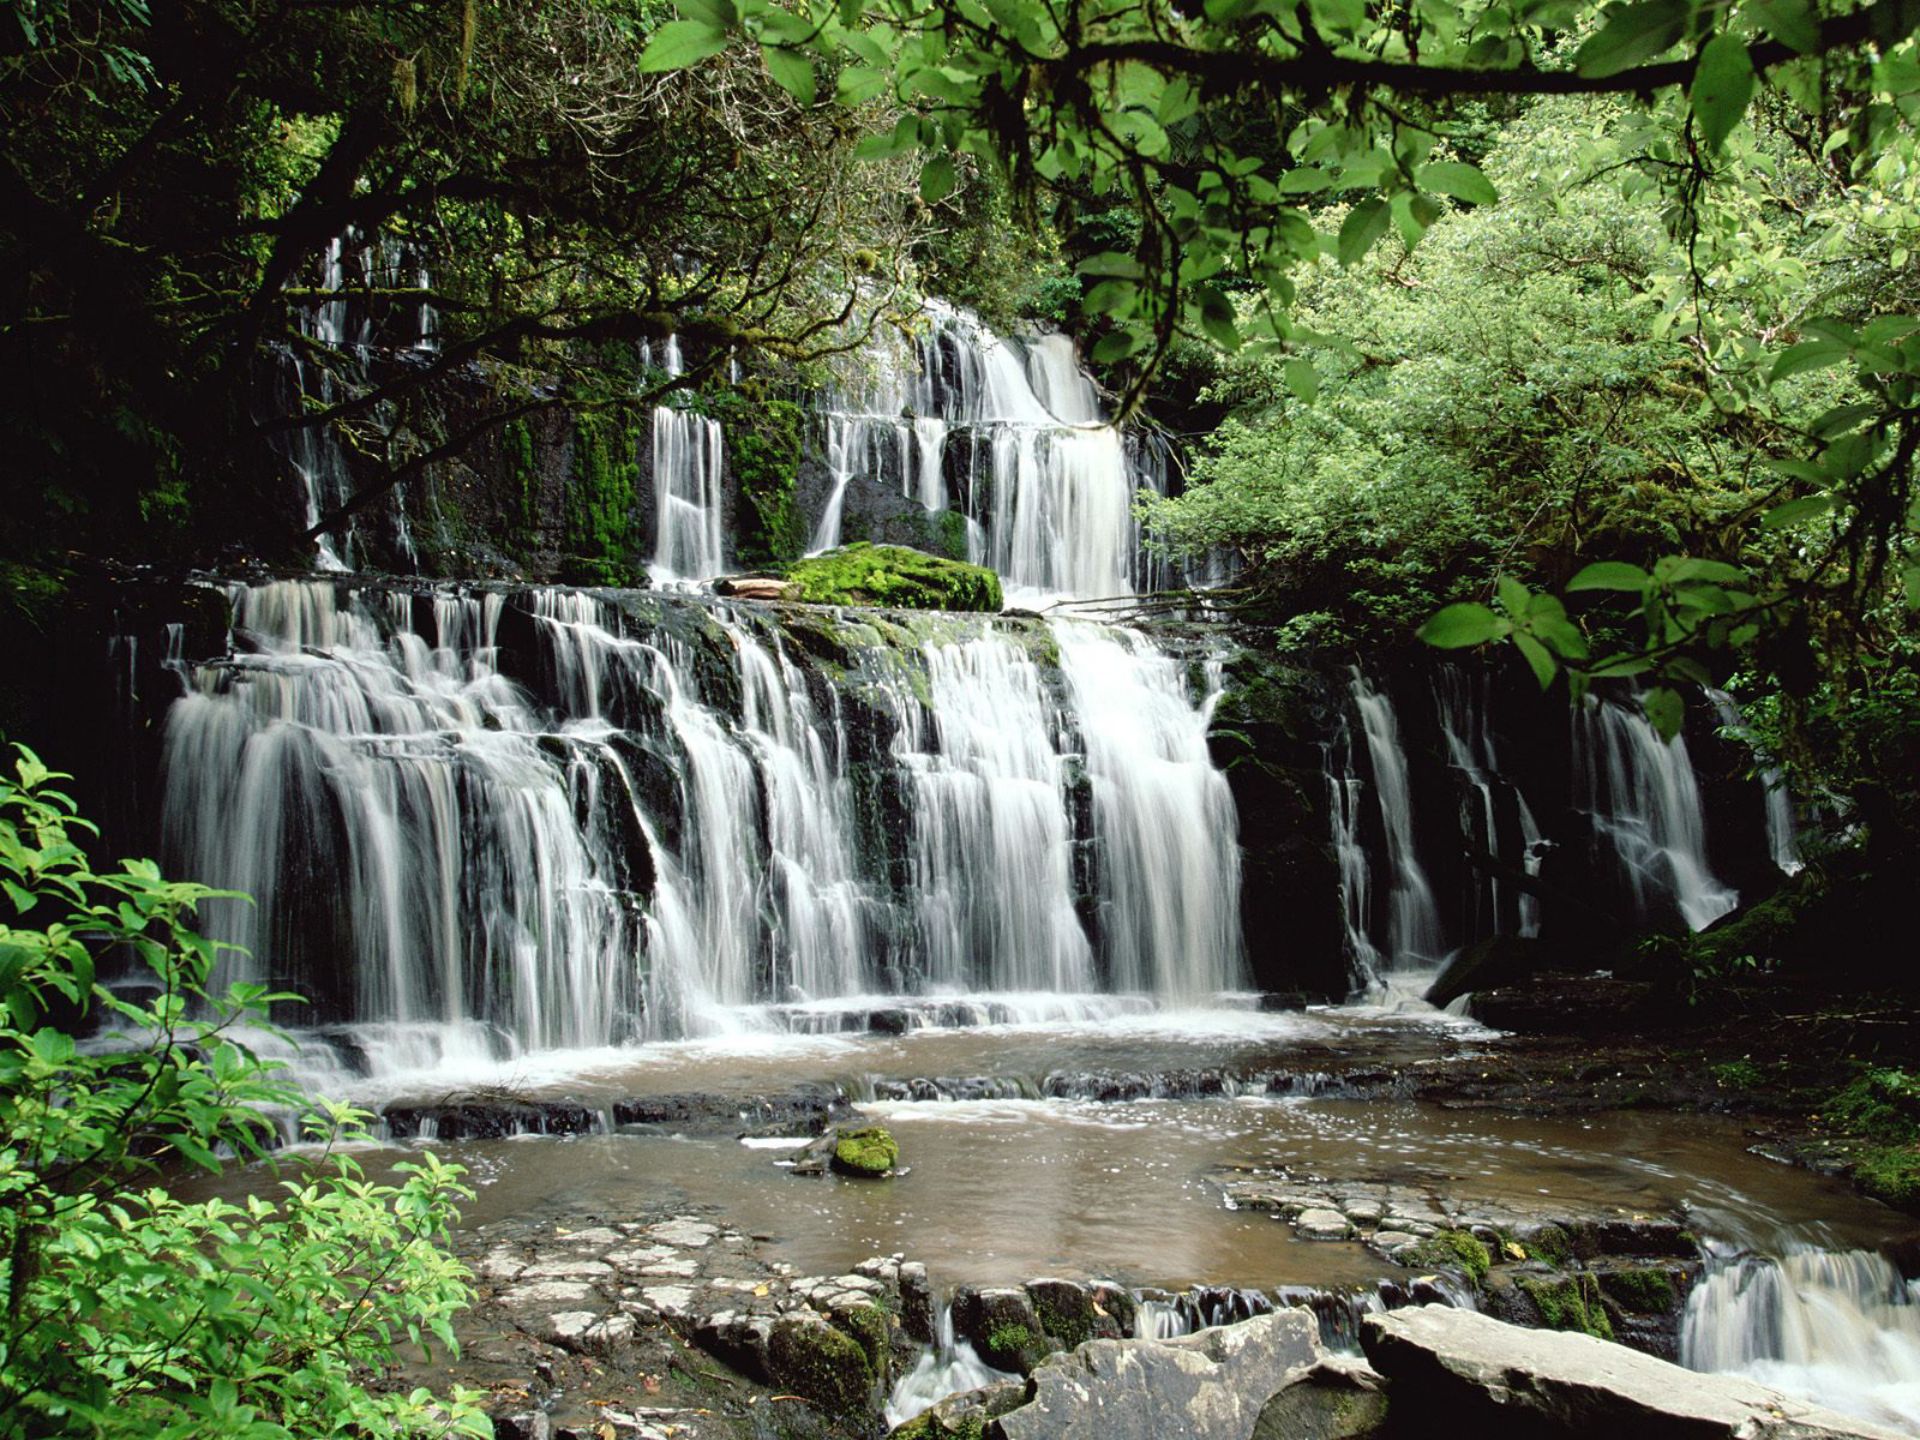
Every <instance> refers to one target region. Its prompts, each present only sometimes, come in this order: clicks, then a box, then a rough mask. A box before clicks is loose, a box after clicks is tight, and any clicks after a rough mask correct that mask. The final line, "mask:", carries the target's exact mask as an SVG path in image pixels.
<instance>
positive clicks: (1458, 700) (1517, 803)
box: [1433, 665, 1545, 939]
mask: <svg viewBox="0 0 1920 1440" xmlns="http://www.w3.org/2000/svg"><path fill="white" fill-rule="evenodd" d="M1491 683H1492V677H1491V675H1489V674H1487V673H1486V672H1474V673H1471V674H1470V673H1469V672H1467V671H1466V670H1464V669H1462V668H1461V667H1459V666H1457V665H1445V666H1442V667H1440V669H1439V670H1438V672H1437V673H1436V674H1435V676H1434V682H1433V693H1434V708H1435V710H1436V711H1437V712H1438V715H1439V719H1440V735H1441V738H1442V739H1443V740H1445V742H1446V746H1447V763H1448V764H1449V765H1450V766H1452V768H1453V770H1454V771H1455V773H1456V775H1457V777H1458V780H1459V783H1460V787H1461V815H1460V828H1461V834H1462V835H1463V836H1464V837H1465V838H1466V839H1467V840H1468V842H1469V843H1470V844H1471V845H1472V846H1474V847H1475V848H1476V849H1478V850H1479V851H1480V852H1481V853H1483V854H1485V855H1488V856H1491V857H1492V858H1493V859H1495V860H1498V859H1500V858H1501V854H1500V850H1501V832H1502V826H1501V824H1500V814H1499V809H1500V807H1499V803H1498V802H1499V799H1500V798H1501V797H1503V796H1511V797H1512V803H1513V807H1514V814H1515V820H1516V823H1517V825H1518V828H1519V832H1520V864H1521V869H1522V872H1523V873H1525V874H1527V875H1530V876H1537V875H1539V873H1540V863H1541V860H1542V859H1543V858H1544V854H1545V843H1544V840H1543V837H1542V835H1541V831H1540V825H1539V822H1538V821H1536V820H1535V819H1534V818H1533V807H1532V806H1530V805H1528V804H1527V797H1526V796H1525V795H1523V794H1521V793H1520V790H1519V788H1518V787H1517V786H1514V785H1512V784H1511V783H1510V782H1509V781H1507V780H1506V779H1505V778H1504V777H1503V773H1502V771H1501V768H1500V760H1499V757H1498V755H1497V754H1496V753H1495V750H1494V743H1493V728H1492V725H1491V723H1490V716H1491V713H1492V708H1493V707H1492V705H1491V703H1490V697H1489V694H1488V690H1489V687H1490V686H1491ZM1472 899H1473V906H1472V913H1471V914H1470V916H1469V929H1468V933H1469V934H1470V935H1472V936H1473V937H1474V938H1476V939H1477V938H1479V937H1481V936H1485V935H1493V934H1498V933H1501V932H1502V931H1504V930H1505V929H1507V927H1508V920H1509V918H1510V917H1511V919H1512V921H1513V925H1514V928H1515V930H1516V932H1517V933H1518V934H1521V935H1537V934H1538V933H1539V931H1540V901H1539V898H1538V897H1537V896H1535V895H1533V894H1531V893H1529V892H1527V891H1524V890H1523V891H1519V892H1518V893H1516V894H1515V895H1514V896H1513V897H1512V904H1511V909H1509V905H1508V901H1507V896H1506V894H1505V890H1504V887H1502V885H1501V883H1500V878H1499V876H1498V875H1497V874H1482V875H1479V877H1478V879H1477V880H1476V881H1475V882H1474V893H1473V897H1472Z"/></svg>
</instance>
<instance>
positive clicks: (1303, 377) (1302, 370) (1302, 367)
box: [1286, 360, 1320, 405]
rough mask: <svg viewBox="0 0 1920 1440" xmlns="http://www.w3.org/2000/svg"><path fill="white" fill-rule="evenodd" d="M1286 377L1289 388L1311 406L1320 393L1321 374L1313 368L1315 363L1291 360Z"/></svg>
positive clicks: (1288, 363)
mask: <svg viewBox="0 0 1920 1440" xmlns="http://www.w3.org/2000/svg"><path fill="white" fill-rule="evenodd" d="M1286 375H1287V388H1288V389H1289V390H1291V391H1293V393H1294V394H1295V395H1298V396H1299V397H1300V398H1301V400H1303V401H1305V402H1306V403H1307V404H1309V405H1311V404H1312V403H1313V397H1314V396H1316V395H1318V394H1319V393H1320V372H1319V371H1318V370H1316V369H1314V368H1313V362H1312V361H1311V360H1289V361H1288V362H1287V369H1286Z"/></svg>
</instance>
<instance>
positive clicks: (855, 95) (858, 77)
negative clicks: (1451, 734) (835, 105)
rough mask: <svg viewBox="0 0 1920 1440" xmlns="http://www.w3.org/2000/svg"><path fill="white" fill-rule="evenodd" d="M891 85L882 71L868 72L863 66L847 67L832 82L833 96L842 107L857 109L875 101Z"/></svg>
mask: <svg viewBox="0 0 1920 1440" xmlns="http://www.w3.org/2000/svg"><path fill="white" fill-rule="evenodd" d="M889 83H891V82H890V80H889V77H888V76H887V73H886V72H885V71H884V70H869V69H867V68H866V67H865V66H864V65H849V66H848V67H847V68H846V69H844V70H842V71H841V72H840V75H839V78H838V79H837V80H835V81H834V94H835V95H836V96H837V97H838V99H839V101H840V103H841V104H842V105H847V106H851V107H854V108H858V107H859V106H861V105H865V104H866V103H867V102H868V101H870V100H877V99H878V98H879V97H880V96H881V95H882V94H883V93H884V92H885V90H886V88H887V86H888V84H889Z"/></svg>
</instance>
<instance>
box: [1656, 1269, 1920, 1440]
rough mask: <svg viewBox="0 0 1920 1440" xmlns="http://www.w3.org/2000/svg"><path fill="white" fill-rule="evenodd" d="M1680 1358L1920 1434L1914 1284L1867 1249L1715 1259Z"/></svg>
mask: <svg viewBox="0 0 1920 1440" xmlns="http://www.w3.org/2000/svg"><path fill="white" fill-rule="evenodd" d="M1680 1362H1681V1363H1682V1364H1683V1365H1686V1366H1687V1367H1688V1368H1690V1369H1693V1370H1707V1371H1719V1372H1730V1373H1734V1374H1740V1375H1746V1376H1749V1377H1750V1378H1752V1379H1755V1380H1758V1381H1760V1382H1761V1383H1762V1384H1765V1385H1771V1386H1773V1387H1775V1388H1776V1389H1779V1390H1784V1391H1786V1392H1787V1393H1789V1394H1792V1395H1799V1396H1803V1397H1805V1398H1806V1399H1809V1400H1813V1401H1815V1402H1817V1403H1819V1404H1821V1405H1825V1406H1828V1407H1830V1408H1832V1409H1834V1410H1839V1411H1841V1412H1843V1413H1846V1414H1851V1415H1858V1416H1861V1417H1862V1418H1864V1419H1868V1420H1876V1421H1880V1422H1881V1423H1883V1424H1890V1425H1894V1426H1896V1427H1898V1428H1900V1429H1902V1430H1908V1431H1912V1430H1916V1429H1920V1286H1917V1285H1916V1284H1915V1283H1914V1282H1912V1281H1909V1280H1905V1279H1903V1278H1902V1277H1901V1275H1900V1273H1899V1271H1897V1270H1896V1269H1894V1267H1893V1266H1892V1265H1891V1264H1890V1263H1889V1262H1888V1261H1887V1259H1886V1258H1885V1257H1884V1256H1881V1255H1875V1254H1871V1253H1869V1252H1867V1251H1864V1250H1851V1251H1844V1252H1834V1251H1827V1250H1802V1251H1797V1252H1794V1253H1791V1254H1787V1255H1785V1256H1782V1257H1781V1258H1779V1259H1769V1258H1766V1257H1761V1256H1750V1255H1743V1256H1736V1257H1720V1258H1718V1259H1716V1260H1715V1262H1714V1264H1713V1268H1712V1269H1711V1270H1710V1272H1709V1273H1708V1274H1707V1275H1706V1276H1705V1277H1704V1278H1703V1279H1702V1280H1701V1281H1700V1283H1699V1284H1698V1285H1696V1286H1695V1287H1694V1289H1693V1291H1692V1293H1691V1294H1690V1295H1689V1296H1688V1297H1687V1308H1686V1313H1685V1316H1684V1317H1683V1319H1682V1322H1681V1331H1680Z"/></svg>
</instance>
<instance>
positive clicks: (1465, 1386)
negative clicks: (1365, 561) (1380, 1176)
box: [1360, 1305, 1900, 1440]
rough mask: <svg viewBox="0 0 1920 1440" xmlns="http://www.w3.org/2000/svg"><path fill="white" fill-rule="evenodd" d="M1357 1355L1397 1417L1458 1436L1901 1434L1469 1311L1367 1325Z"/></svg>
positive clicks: (1839, 1437)
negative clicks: (1378, 1379) (1434, 1423)
mask: <svg viewBox="0 0 1920 1440" xmlns="http://www.w3.org/2000/svg"><path fill="white" fill-rule="evenodd" d="M1360 1343H1361V1345H1362V1346H1363V1347H1364V1348H1365V1350H1366V1352H1367V1359H1368V1361H1369V1362H1371V1364H1372V1365H1373V1368H1374V1369H1375V1370H1377V1371H1378V1372H1379V1373H1380V1374H1381V1375H1382V1376H1384V1377H1385V1378H1386V1381H1387V1385H1388V1390H1389V1393H1390V1394H1391V1395H1392V1397H1393V1408H1394V1412H1395V1413H1396V1414H1398V1413H1400V1412H1401V1411H1402V1409H1403V1408H1412V1409H1413V1410H1414V1412H1415V1413H1434V1414H1447V1415H1449V1416H1450V1417H1452V1418H1451V1419H1450V1420H1449V1425H1450V1426H1452V1425H1454V1424H1456V1423H1457V1425H1458V1427H1459V1431H1460V1432H1461V1433H1466V1432H1476V1431H1477V1433H1485V1434H1490V1435H1503V1434H1524V1435H1526V1436H1528V1437H1547V1436H1560V1435H1565V1436H1599V1435H1630V1436H1632V1437H1633V1440H1715V1437H1721V1436H1724V1437H1727V1440H1896V1437H1897V1436H1899V1434H1900V1432H1899V1431H1895V1430H1888V1429H1885V1428H1883V1427H1881V1426H1878V1425H1875V1424H1873V1423H1872V1422H1871V1421H1867V1420H1855V1419H1853V1418H1852V1417H1850V1416H1846V1415H1840V1414H1837V1413H1835V1412H1834V1411H1831V1410H1825V1409H1822V1408H1820V1407H1819V1406H1817V1405H1811V1404H1808V1403H1807V1402H1806V1401H1804V1400H1796V1399H1793V1398H1792V1397H1791V1396H1787V1395H1783V1394H1781V1393H1780V1392H1779V1391H1777V1390H1770V1389H1768V1388H1767V1387H1766V1386H1764V1385H1761V1384H1758V1383H1756V1382H1755V1381H1752V1380H1746V1379H1742V1378H1740V1377H1738V1376H1733V1375H1702V1374H1698V1373H1696V1372H1695V1371H1692V1370H1683V1369H1681V1368H1680V1367H1679V1366H1678V1365H1670V1364H1668V1363H1667V1362H1666V1361H1664V1360H1656V1359H1654V1358H1653V1357H1652V1356H1651V1355H1643V1354H1641V1353H1640V1352H1638V1351H1636V1350H1629V1349H1627V1348H1626V1347H1625V1346H1623V1345H1610V1344H1608V1343H1607V1342H1606V1341H1604V1340H1596V1339H1594V1338H1593V1337H1592V1336H1590V1335H1580V1334H1576V1333H1573V1332H1570V1331H1567V1332H1563V1331H1553V1330H1524V1329H1521V1328H1520V1327H1518V1326H1515V1325H1508V1324H1505V1323H1504V1322H1502V1321H1499V1320H1495V1319H1493V1318H1492V1317H1491V1316H1487V1315H1480V1314H1477V1313H1475V1312H1474V1311H1471V1310H1454V1309H1449V1308H1447V1307H1446V1306H1441V1305H1426V1306H1422V1307H1421V1308H1419V1309H1417V1310H1396V1311H1394V1312H1392V1313H1391V1314H1387V1315H1370V1316H1368V1317H1367V1319H1366V1321H1365V1323H1364V1324H1363V1325H1362V1326H1361V1331H1360ZM1425 1407H1432V1408H1431V1409H1427V1408H1425ZM1483 1426H1485V1427H1491V1428H1488V1429H1485V1430H1480V1429H1479V1427H1483Z"/></svg>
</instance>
